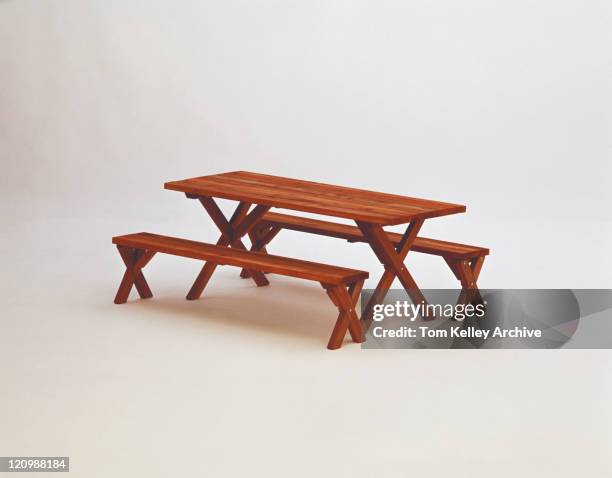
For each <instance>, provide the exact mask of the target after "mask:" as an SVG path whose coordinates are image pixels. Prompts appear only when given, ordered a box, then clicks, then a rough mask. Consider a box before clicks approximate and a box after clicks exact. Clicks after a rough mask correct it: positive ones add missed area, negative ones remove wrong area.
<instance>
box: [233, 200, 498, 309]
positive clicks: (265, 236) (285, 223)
mask: <svg viewBox="0 0 612 478" xmlns="http://www.w3.org/2000/svg"><path fill="white" fill-rule="evenodd" d="M282 229H290V230H293V231H301V232H307V233H311V234H318V235H323V236H329V237H336V238H340V239H345V240H347V241H349V242H367V241H366V239H365V238H364V236H363V233H362V232H361V230H360V229H359V228H358V227H356V226H351V225H348V224H338V223H335V222H329V221H322V220H319V219H311V218H306V217H300V216H293V215H288V214H279V213H273V212H268V213H266V214H265V215H264V216H263V217H262V219H261V220H260V222H259V223H258V224H257V227H256V228H255V229H254V230H253V231H252V233H251V235H250V236H251V242H252V243H253V246H252V248H251V250H253V251H265V247H266V245H267V244H268V243H269V242H270V241H271V240H272V239H273V238H274V237H275V236H276V234H278V232H280V231H281V230H282ZM386 235H387V237H388V238H389V240H390V241H391V242H392V243H393V244H394V245H395V246H397V245H398V244H399V243H400V241H401V239H402V234H398V233H395V232H386ZM411 251H415V252H420V253H424V254H432V255H436V256H441V257H443V258H444V260H445V261H446V263H447V264H448V266H449V267H450V269H451V271H452V272H453V274H454V275H455V277H456V278H457V280H459V281H460V282H461V286H462V292H461V294H460V297H459V301H460V302H466V301H468V300H470V299H472V298H474V296H475V295H476V294H477V291H478V288H477V285H476V282H477V280H478V276H479V275H480V270H481V269H482V265H483V263H484V259H485V257H486V256H487V255H488V254H489V249H486V248H484V247H477V246H469V245H466V244H458V243H454V242H446V241H440V240H437V239H429V238H426V237H417V238H416V239H415V241H414V243H413V245H412V248H411ZM241 276H242V277H249V272H248V271H245V270H243V271H242V273H241ZM470 290H471V291H474V292H473V293H470V292H469V291H470Z"/></svg>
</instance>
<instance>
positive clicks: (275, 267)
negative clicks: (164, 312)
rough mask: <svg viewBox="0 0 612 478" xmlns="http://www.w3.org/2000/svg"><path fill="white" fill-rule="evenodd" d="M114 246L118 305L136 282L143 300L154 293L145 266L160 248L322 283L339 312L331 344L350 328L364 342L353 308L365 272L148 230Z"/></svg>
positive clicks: (337, 343)
mask: <svg viewBox="0 0 612 478" xmlns="http://www.w3.org/2000/svg"><path fill="white" fill-rule="evenodd" d="M113 244H116V245H117V249H118V250H119V254H120V255H121V257H122V259H123V262H124V263H125V266H126V271H125V274H124V276H123V279H122V281H121V284H120V285H119V290H118V291H117V295H116V296H115V303H116V304H122V303H124V302H126V301H127V299H128V296H129V294H130V291H131V289H132V286H133V285H134V286H136V290H137V291H138V294H139V295H140V297H142V298H143V299H145V298H149V297H152V296H153V294H152V292H151V289H150V288H149V285H148V284H147V281H146V280H145V278H144V275H143V273H142V269H143V267H145V266H146V265H147V264H148V262H149V261H150V260H151V259H152V258H153V256H154V255H155V254H156V253H158V252H160V253H165V254H171V255H175V256H182V257H188V258H191V259H198V260H203V261H209V262H211V263H214V264H217V265H229V266H235V267H241V268H244V270H245V271H265V272H271V273H274V274H280V275H285V276H290V277H297V278H300V279H307V280H311V281H316V282H319V283H320V284H321V285H322V286H323V288H324V289H325V290H326V292H327V294H328V295H329V297H330V299H331V300H332V302H333V303H334V305H335V306H336V307H337V308H338V310H339V312H340V313H339V315H338V319H337V321H336V324H335V326H334V329H333V331H332V334H331V337H330V339H329V343H328V345H327V348H329V349H337V348H339V347H340V346H341V345H342V341H343V340H344V336H345V335H346V331H347V329H348V330H349V333H350V335H351V338H352V339H353V341H354V342H358V343H361V342H363V341H364V337H363V332H362V329H361V325H360V323H359V319H358V317H357V313H356V312H355V307H356V303H357V300H358V298H359V293H360V292H361V289H362V287H363V282H364V280H365V279H366V278H367V277H368V273H367V272H365V271H360V270H355V269H348V268H345V267H338V266H332V265H327V264H319V263H316V262H309V261H303V260H298V259H291V258H288V257H281V256H274V255H270V254H267V253H263V252H250V251H245V250H241V249H235V248H229V247H225V246H218V245H213V244H206V243H202V242H196V241H190V240H187V239H179V238H175V237H168V236H160V235H157V234H150V233H147V232H139V233H136V234H128V235H125V236H117V237H113ZM200 292H201V291H200ZM198 296H199V294H198ZM189 298H190V299H195V298H197V297H194V296H190V297H189Z"/></svg>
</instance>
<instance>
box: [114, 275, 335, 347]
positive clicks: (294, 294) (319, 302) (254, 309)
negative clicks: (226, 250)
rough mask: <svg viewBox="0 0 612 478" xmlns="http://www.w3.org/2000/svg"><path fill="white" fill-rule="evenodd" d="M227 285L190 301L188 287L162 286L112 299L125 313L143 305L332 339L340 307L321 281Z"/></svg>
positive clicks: (140, 310) (267, 330) (203, 318)
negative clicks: (121, 300)
mask: <svg viewBox="0 0 612 478" xmlns="http://www.w3.org/2000/svg"><path fill="white" fill-rule="evenodd" d="M228 282H231V283H232V284H234V283H235V287H227V285H222V286H221V287H219V285H218V284H217V286H216V287H215V286H209V288H207V289H206V291H205V292H204V294H203V295H202V297H201V298H200V299H199V300H196V301H189V300H186V299H185V298H184V294H185V292H184V291H182V292H179V293H177V291H173V292H169V291H162V292H160V293H159V294H156V291H155V290H153V294H154V296H153V297H152V298H150V299H140V298H139V297H138V295H137V294H136V292H135V290H133V291H132V293H131V294H130V299H129V300H128V302H127V303H125V304H121V305H115V304H112V303H111V304H110V305H112V306H113V307H116V308H117V309H119V310H120V311H121V312H122V313H124V314H125V313H136V312H137V313H138V314H139V316H142V315H143V313H144V311H145V310H146V313H147V314H148V313H150V314H152V315H153V316H155V317H159V315H160V314H162V315H164V316H168V320H172V319H176V318H181V319H185V318H188V319H192V320H197V321H201V322H206V323H210V322H214V323H217V324H222V325H223V326H226V327H227V326H230V327H236V328H240V329H242V330H241V332H245V331H248V330H252V331H262V332H265V333H275V334H282V335H287V336H292V337H304V338H308V339H309V340H316V341H317V343H318V344H320V345H325V344H327V341H328V339H329V335H330V334H331V331H332V328H333V326H334V323H335V322H336V319H337V316H338V311H337V309H336V307H335V306H334V305H333V304H332V303H331V301H330V300H329V298H328V296H327V294H326V293H325V291H324V290H323V288H321V287H317V286H313V285H312V284H304V283H300V282H302V281H300V282H297V281H295V282H294V281H282V282H281V281H279V280H276V279H273V276H271V280H270V282H271V283H270V285H269V286H266V287H255V286H254V285H253V284H252V283H251V282H249V281H246V280H238V281H233V280H231V281H228Z"/></svg>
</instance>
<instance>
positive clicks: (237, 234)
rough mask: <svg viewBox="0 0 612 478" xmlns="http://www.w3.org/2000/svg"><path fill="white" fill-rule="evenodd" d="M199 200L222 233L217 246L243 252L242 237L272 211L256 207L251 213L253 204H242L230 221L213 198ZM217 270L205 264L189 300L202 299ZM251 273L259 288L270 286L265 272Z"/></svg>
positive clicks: (214, 266) (210, 264)
mask: <svg viewBox="0 0 612 478" xmlns="http://www.w3.org/2000/svg"><path fill="white" fill-rule="evenodd" d="M198 199H199V200H200V202H201V203H202V205H203V206H204V209H206V211H207V212H208V214H209V215H210V217H211V219H212V220H213V221H214V223H215V224H216V225H217V227H218V228H219V230H220V231H221V236H220V237H219V239H218V240H217V245H218V246H228V247H234V248H236V249H242V250H246V247H245V245H244V244H243V243H242V237H243V236H244V235H246V234H248V233H249V232H250V231H251V230H252V229H253V228H254V227H255V226H256V224H257V222H258V221H259V220H260V219H261V218H262V217H263V215H264V214H265V213H266V212H268V210H269V209H270V208H269V207H268V206H261V205H259V206H255V208H253V210H252V211H251V212H249V208H250V207H251V204H249V203H245V202H241V203H240V204H238V207H237V208H236V210H235V211H234V214H233V215H232V217H231V218H230V220H229V221H228V220H227V219H226V218H225V216H224V215H223V212H222V211H221V209H219V206H217V203H216V202H215V201H214V199H213V198H211V197H207V196H200V197H198ZM216 268H217V264H215V263H212V262H210V261H208V262H206V264H204V266H203V267H202V270H201V271H200V273H199V274H198V277H197V278H196V280H195V282H194V283H193V285H192V286H191V289H190V290H189V293H188V294H187V299H188V300H196V299H199V298H200V296H201V295H202V292H204V288H205V287H206V285H207V284H208V281H209V280H210V278H211V276H212V274H213V272H214V271H215V269H216ZM249 272H250V273H251V276H252V278H253V280H254V281H255V284H257V286H264V285H268V284H269V282H268V279H266V276H265V275H264V274H263V272H261V271H252V270H251V271H249Z"/></svg>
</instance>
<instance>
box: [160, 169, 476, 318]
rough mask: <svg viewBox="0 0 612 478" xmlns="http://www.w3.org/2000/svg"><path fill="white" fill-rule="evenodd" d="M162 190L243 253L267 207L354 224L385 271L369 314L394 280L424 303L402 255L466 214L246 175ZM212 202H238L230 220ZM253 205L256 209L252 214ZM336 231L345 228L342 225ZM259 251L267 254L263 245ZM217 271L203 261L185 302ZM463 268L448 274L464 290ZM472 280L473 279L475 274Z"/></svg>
mask: <svg viewBox="0 0 612 478" xmlns="http://www.w3.org/2000/svg"><path fill="white" fill-rule="evenodd" d="M164 187H165V188H166V189H170V190H174V191H180V192H183V193H185V194H186V196H187V197H188V198H191V199H198V200H199V201H200V202H201V203H202V205H203V206H204V208H205V210H206V211H207V213H208V214H209V215H210V217H211V219H212V220H213V222H214V223H215V224H216V226H217V227H218V228H219V230H220V232H221V236H220V237H219V239H218V241H217V245H221V246H227V247H233V248H237V249H246V246H245V245H244V244H243V242H242V238H243V237H244V236H245V235H250V236H251V241H252V242H253V237H254V236H253V235H252V234H253V231H254V230H255V229H256V227H257V225H258V224H260V223H261V222H262V221H264V220H265V219H264V217H265V216H266V214H272V213H268V211H269V210H270V209H271V208H282V209H289V210H294V211H301V212H307V213H315V214H321V215H325V216H331V217H338V218H344V219H350V220H352V221H354V222H355V224H356V225H357V228H358V229H359V231H357V232H358V233H360V234H361V235H362V237H363V242H367V243H368V244H369V245H370V247H371V248H372V250H373V251H374V253H375V254H376V256H377V257H378V259H379V260H380V262H381V263H382V265H383V267H384V269H385V271H384V273H383V275H382V277H381V279H380V281H379V282H378V285H377V287H376V289H375V292H374V294H373V296H372V299H371V301H370V302H369V303H368V305H367V306H366V309H365V310H366V311H371V307H372V305H373V304H374V303H377V302H379V301H381V300H382V299H383V298H384V296H385V295H386V293H387V291H388V290H389V288H390V287H391V284H392V283H393V281H394V279H395V278H396V277H397V278H398V279H399V281H400V282H401V284H402V286H403V287H404V289H405V290H406V292H407V293H408V294H409V296H410V297H411V299H412V300H413V301H414V302H415V303H426V299H425V297H424V296H423V294H422V292H421V290H420V289H419V287H418V285H417V284H416V282H415V280H414V279H413V277H412V275H411V274H410V272H409V271H408V269H407V268H406V266H405V264H404V260H405V258H406V255H407V254H408V253H409V252H410V250H411V249H412V248H413V246H414V244H415V241H416V240H417V236H418V233H419V230H420V229H421V226H422V225H423V223H424V221H425V220H426V219H429V218H433V217H439V216H446V215H449V214H457V213H461V212H465V209H466V208H465V206H463V205H459V204H450V203H446V202H439V201H432V200H427V199H418V198H413V197H408V196H400V195H396V194H388V193H381V192H374V191H368V190H364V189H356V188H349V187H342V186H334V185H330V184H322V183H317V182H312V181H303V180H299V179H291V178H284V177H278V176H271V175H267V174H258V173H252V172H245V171H234V172H229V173H223V174H214V175H210V176H201V177H195V178H190V179H184V180H181V181H170V182H167V183H165V185H164ZM215 198H220V199H229V200H234V201H238V206H237V207H236V210H235V211H234V214H233V215H232V216H231V217H230V218H229V219H228V218H226V217H225V215H224V214H223V212H222V211H221V209H220V208H219V206H218V205H217V203H216V201H215ZM252 206H254V207H253V208H252V209H251V207H252ZM279 216H280V215H279ZM328 224H330V223H328ZM400 224H405V225H406V228H405V231H404V233H403V234H401V237H395V240H394V238H393V236H391V235H390V234H391V233H388V232H386V231H384V230H383V227H385V226H392V225H400ZM338 226H344V227H346V225H338ZM278 230H279V228H269V229H267V230H266V231H264V232H265V233H266V234H267V236H268V237H263V238H262V237H259V239H260V245H261V244H264V245H265V244H266V243H267V242H269V241H270V240H271V238H272V237H274V235H276V234H277V233H278ZM304 230H306V229H304ZM313 232H314V231H313ZM315 233H316V232H315ZM329 235H334V234H333V233H331V234H329ZM395 236H397V234H395ZM338 237H340V236H338ZM351 242H354V241H351ZM440 242H441V241H440ZM445 244H450V243H445ZM459 246H461V245H459ZM465 247H468V246H465ZM259 249H260V250H263V251H264V252H265V249H264V248H263V246H262V247H259ZM483 250H484V249H483ZM296 252H298V251H296ZM486 253H488V250H487V252H486ZM296 255H299V253H298V254H296ZM445 259H446V257H445ZM447 262H449V261H448V260H447ZM466 264H467V261H466ZM470 264H471V263H470ZM474 264H476V263H475V262H474ZM449 265H451V263H450V262H449ZM480 266H481V263H480V264H479V265H478V266H476V265H475V266H474V267H475V268H478V271H479V268H480ZM215 268H216V264H214V263H212V262H210V261H209V262H206V264H205V265H204V267H203V268H202V271H201V272H200V274H199V275H198V277H197V279H196V280H195V282H194V284H193V286H192V288H191V290H190V291H189V294H188V295H187V298H188V299H197V298H198V297H199V296H200V295H201V293H202V291H203V290H204V288H205V286H206V284H207V283H208V281H209V279H210V277H211V275H212V274H213V272H214V270H215ZM466 268H467V269H466V270H467V272H466V271H464V270H463V269H462V268H461V266H457V265H454V266H453V265H451V269H452V270H453V272H454V273H455V275H456V276H457V278H459V279H460V280H462V283H463V282H464V281H463V279H462V278H461V277H463V276H461V274H468V276H465V277H466V278H465V284H464V287H467V284H468V283H469V282H471V283H472V285H474V284H475V279H474V277H473V275H472V276H469V274H470V273H471V272H470V270H469V267H467V266H466ZM244 272H245V276H250V277H252V279H253V280H254V281H255V283H256V284H257V285H258V286H261V285H267V284H268V280H267V279H266V277H265V275H264V272H265V271H258V270H248V271H244ZM475 275H476V277H477V275H478V272H476V274H475ZM364 315H365V313H364Z"/></svg>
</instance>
